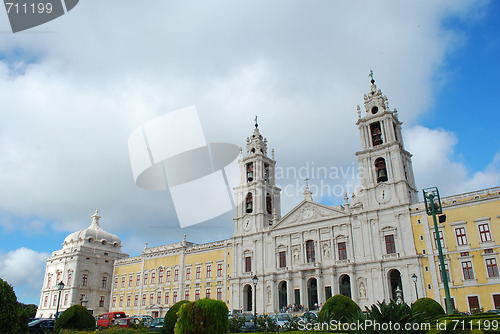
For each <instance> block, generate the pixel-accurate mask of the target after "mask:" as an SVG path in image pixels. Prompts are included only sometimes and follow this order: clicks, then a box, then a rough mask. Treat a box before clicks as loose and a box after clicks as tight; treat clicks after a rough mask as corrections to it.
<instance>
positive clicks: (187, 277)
mask: <svg viewBox="0 0 500 334" xmlns="http://www.w3.org/2000/svg"><path fill="white" fill-rule="evenodd" d="M189 280H191V268H186V281H189Z"/></svg>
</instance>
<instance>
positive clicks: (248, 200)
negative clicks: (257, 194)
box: [245, 193, 253, 213]
mask: <svg viewBox="0 0 500 334" xmlns="http://www.w3.org/2000/svg"><path fill="white" fill-rule="evenodd" d="M245 209H246V213H252V212H253V196H252V193H248V194H247V197H246V199H245Z"/></svg>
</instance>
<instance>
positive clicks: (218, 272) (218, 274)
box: [217, 263, 222, 277]
mask: <svg viewBox="0 0 500 334" xmlns="http://www.w3.org/2000/svg"><path fill="white" fill-rule="evenodd" d="M217 277H222V263H219V264H217Z"/></svg>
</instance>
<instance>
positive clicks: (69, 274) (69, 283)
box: [67, 271, 73, 286]
mask: <svg viewBox="0 0 500 334" xmlns="http://www.w3.org/2000/svg"><path fill="white" fill-rule="evenodd" d="M71 278H73V273H72V272H71V271H70V272H68V282H67V285H68V286H71Z"/></svg>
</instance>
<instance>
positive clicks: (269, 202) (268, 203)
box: [266, 193, 273, 215]
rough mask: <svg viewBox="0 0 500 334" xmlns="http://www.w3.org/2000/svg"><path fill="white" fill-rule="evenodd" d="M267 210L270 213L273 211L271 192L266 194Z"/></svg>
mask: <svg viewBox="0 0 500 334" xmlns="http://www.w3.org/2000/svg"><path fill="white" fill-rule="evenodd" d="M266 211H267V214H269V215H270V214H271V213H272V212H273V200H272V198H271V195H270V194H269V193H268V194H266Z"/></svg>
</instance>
